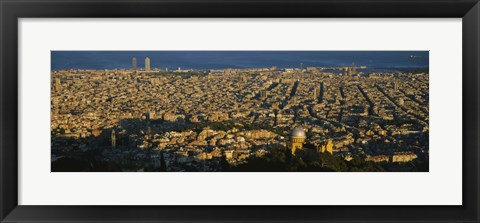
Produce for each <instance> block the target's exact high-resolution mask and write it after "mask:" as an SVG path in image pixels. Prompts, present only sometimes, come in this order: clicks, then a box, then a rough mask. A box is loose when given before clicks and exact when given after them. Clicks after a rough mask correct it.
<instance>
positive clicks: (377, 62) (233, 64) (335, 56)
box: [51, 51, 429, 72]
mask: <svg viewBox="0 0 480 223" xmlns="http://www.w3.org/2000/svg"><path fill="white" fill-rule="evenodd" d="M133 57H136V58H137V67H138V68H139V69H143V68H144V66H145V62H144V61H145V58H146V57H149V58H150V67H151V68H152V69H155V68H158V69H162V70H163V69H168V70H175V69H178V68H181V69H194V70H210V69H228V68H233V69H245V68H266V67H272V66H276V67H277V68H299V67H301V66H303V67H304V68H305V67H338V66H350V65H352V64H355V65H357V66H367V68H368V69H367V70H366V71H368V72H375V71H395V70H401V69H423V68H428V67H429V51H51V70H52V71H58V70H68V69H94V70H101V69H131V68H132V58H133Z"/></svg>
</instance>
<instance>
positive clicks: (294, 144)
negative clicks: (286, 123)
mask: <svg viewBox="0 0 480 223" xmlns="http://www.w3.org/2000/svg"><path fill="white" fill-rule="evenodd" d="M306 139H307V135H306V134H305V130H303V128H302V127H301V126H297V127H295V128H294V129H293V130H292V132H291V134H290V142H288V143H287V148H289V149H290V150H291V151H292V154H293V155H297V154H299V153H302V152H303V144H304V143H305V140H306Z"/></svg>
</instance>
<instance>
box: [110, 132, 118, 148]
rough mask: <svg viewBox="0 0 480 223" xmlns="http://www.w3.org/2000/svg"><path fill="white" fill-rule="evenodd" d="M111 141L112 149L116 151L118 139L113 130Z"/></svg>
mask: <svg viewBox="0 0 480 223" xmlns="http://www.w3.org/2000/svg"><path fill="white" fill-rule="evenodd" d="M111 140H112V149H115V147H116V146H117V139H116V136H115V129H112V135H111Z"/></svg>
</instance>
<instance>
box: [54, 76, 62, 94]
mask: <svg viewBox="0 0 480 223" xmlns="http://www.w3.org/2000/svg"><path fill="white" fill-rule="evenodd" d="M60 86H61V82H60V79H58V78H55V91H60Z"/></svg>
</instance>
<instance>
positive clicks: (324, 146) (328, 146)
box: [316, 140, 333, 154]
mask: <svg viewBox="0 0 480 223" xmlns="http://www.w3.org/2000/svg"><path fill="white" fill-rule="evenodd" d="M316 147H317V152H321V153H325V152H326V153H330V154H333V143H332V140H328V141H326V142H324V143H321V144H318V145H316Z"/></svg>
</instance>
